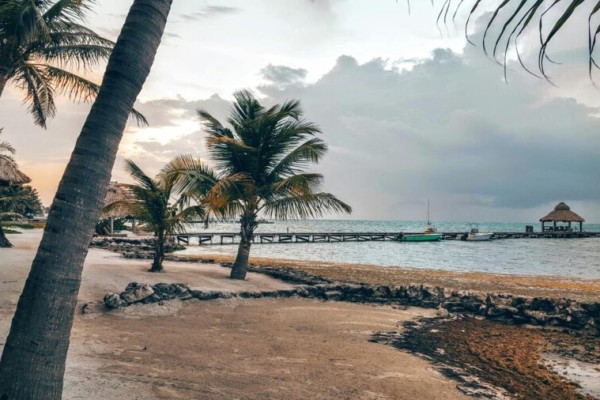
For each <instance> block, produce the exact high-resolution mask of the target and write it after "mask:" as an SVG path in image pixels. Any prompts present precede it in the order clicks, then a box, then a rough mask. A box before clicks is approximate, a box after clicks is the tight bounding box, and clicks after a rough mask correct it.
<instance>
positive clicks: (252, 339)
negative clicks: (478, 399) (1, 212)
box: [0, 231, 466, 399]
mask: <svg viewBox="0 0 600 400" xmlns="http://www.w3.org/2000/svg"><path fill="white" fill-rule="evenodd" d="M40 235H41V233H40V232H39V231H34V232H26V233H24V234H22V235H10V240H11V241H12V242H13V243H14V244H15V248H13V249H10V250H4V249H2V250H0V251H2V256H1V259H2V261H1V262H0V271H1V272H0V343H3V342H4V338H5V336H6V334H7V332H8V327H9V324H10V318H11V316H12V313H13V312H14V307H15V304H16V301H17V300H18V296H19V293H20V291H21V289H22V286H23V284H24V280H25V278H26V276H27V270H28V267H29V265H30V263H31V260H32V259H33V256H34V253H35V247H36V244H37V242H38V241H39V238H40ZM165 267H166V269H167V271H168V272H166V273H163V274H149V273H146V272H145V270H146V269H147V268H148V262H147V261H130V260H125V259H123V258H120V257H119V256H117V255H115V254H112V253H109V252H105V251H101V250H91V251H90V253H89V256H88V259H87V260H86V265H85V270H84V276H83V283H82V288H81V292H80V296H79V301H80V302H88V301H97V300H99V299H101V298H102V296H103V295H104V293H105V292H107V291H120V290H122V289H123V288H124V287H125V285H126V284H127V283H128V282H130V281H142V282H148V283H154V282H161V281H162V282H183V283H186V284H188V285H190V286H192V287H196V288H202V289H207V290H208V289H217V290H268V289H277V288H285V287H288V285H287V284H284V283H282V282H279V281H276V280H273V279H270V278H268V277H266V276H263V275H254V274H250V275H249V279H248V281H246V282H232V281H229V280H228V279H226V276H227V272H228V271H227V270H226V269H223V268H222V267H219V266H217V265H206V264H197V265H194V264H182V263H169V262H167V263H166V264H165ZM431 313H432V311H427V310H423V309H407V310H400V309H394V308H391V307H381V306H378V307H375V306H369V305H359V304H345V303H335V302H319V301H315V300H308V299H287V300H283V299H231V300H226V301H225V300H221V301H212V302H198V301H195V300H191V301H188V302H180V301H172V302H165V304H164V305H163V306H161V305H158V304H153V305H149V306H133V307H129V308H126V309H122V310H119V311H116V312H111V313H100V312H96V311H94V312H92V313H90V314H79V313H78V314H77V315H76V318H75V324H74V327H73V332H72V336H71V347H70V351H69V356H68V360H67V374H66V382H65V396H64V398H65V399H106V398H130V399H190V398H202V399H221V398H227V399H229V398H240V399H242V398H243V399H269V398H272V399H278V398H288V399H296V398H314V399H339V398H348V399H464V398H466V397H465V396H463V395H462V394H461V393H460V392H459V391H458V390H457V389H456V384H455V383H454V382H452V381H449V380H448V379H446V378H444V377H443V376H442V375H441V374H439V373H438V372H436V371H435V370H433V369H432V368H431V365H430V364H429V363H427V362H426V361H424V360H422V359H420V358H418V357H415V356H412V355H409V354H407V353H403V352H400V351H398V350H396V349H394V348H392V347H390V346H385V345H380V344H375V343H371V342H370V341H369V339H370V338H371V335H372V333H373V332H375V331H390V330H398V329H400V328H398V326H397V324H398V321H403V320H407V319H411V318H415V317H417V316H419V315H431Z"/></svg>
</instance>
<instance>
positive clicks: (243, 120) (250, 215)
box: [167, 91, 352, 279]
mask: <svg viewBox="0 0 600 400" xmlns="http://www.w3.org/2000/svg"><path fill="white" fill-rule="evenodd" d="M234 97H235V102H234V104H233V109H232V112H231V116H230V117H229V119H228V120H227V122H228V123H229V125H230V126H231V129H230V128H228V127H225V126H224V125H223V124H222V123H221V122H219V121H218V120H217V119H216V118H214V117H213V116H212V115H211V114H209V113H208V112H207V111H205V110H199V111H198V115H199V117H200V118H201V120H202V121H203V123H204V125H205V127H206V131H207V133H208V139H207V147H208V150H209V152H210V154H211V158H212V160H213V162H214V164H215V167H216V172H215V171H212V170H211V169H210V168H208V167H207V166H206V165H203V164H202V163H198V162H194V161H193V160H192V159H191V157H180V158H179V159H178V160H177V162H175V163H172V164H171V165H170V168H169V169H168V171H167V173H174V174H179V176H180V177H181V179H182V190H183V191H184V193H185V192H190V191H191V192H193V191H194V188H196V189H197V191H198V192H199V193H200V194H201V195H202V194H203V193H205V190H206V189H207V188H210V190H209V191H208V193H206V194H205V195H204V199H205V200H206V201H207V202H208V203H210V204H211V205H212V207H213V210H214V211H215V212H218V213H221V214H223V215H224V216H239V217H240V233H241V240H240V245H239V249H238V253H237V257H236V259H235V263H234V265H233V269H232V271H231V275H230V277H231V278H232V279H244V278H245V277H246V271H247V269H248V258H249V256H250V247H251V245H252V238H253V234H254V231H255V229H256V228H257V226H258V222H257V217H258V215H259V213H262V214H264V215H265V216H267V217H274V218H281V219H285V218H308V217H317V216H321V215H323V214H324V213H327V212H347V213H350V212H351V211H352V209H351V207H350V206H349V205H347V204H346V203H344V202H342V201H340V200H338V199H337V198H336V197H335V196H334V195H332V194H330V193H323V192H318V189H319V187H320V186H321V182H322V179H323V177H322V175H320V174H316V173H308V172H305V171H304V170H305V169H306V167H308V166H309V165H310V164H311V163H317V162H318V161H319V160H320V159H321V157H322V156H323V155H324V154H325V153H326V151H327V145H326V144H325V142H323V141H322V140H321V139H319V138H317V137H315V135H316V134H317V133H319V132H320V130H319V128H318V127H317V126H316V125H314V124H313V123H311V122H309V121H306V120H304V119H302V109H301V108H300V103H299V102H298V101H295V100H293V101H288V102H285V103H283V104H281V105H275V106H273V107H270V108H265V107H264V106H262V105H261V104H260V103H259V102H258V101H257V100H256V99H255V98H254V96H253V95H252V94H251V93H250V92H248V91H240V92H237V93H235V95H234ZM177 164H179V165H177Z"/></svg>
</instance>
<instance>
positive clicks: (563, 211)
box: [540, 201, 585, 232]
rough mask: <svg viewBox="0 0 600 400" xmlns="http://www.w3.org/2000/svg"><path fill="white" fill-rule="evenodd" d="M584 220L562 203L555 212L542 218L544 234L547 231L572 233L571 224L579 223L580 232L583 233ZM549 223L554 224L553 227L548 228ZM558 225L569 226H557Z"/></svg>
mask: <svg viewBox="0 0 600 400" xmlns="http://www.w3.org/2000/svg"><path fill="white" fill-rule="evenodd" d="M584 221H585V219H583V218H582V217H581V216H580V215H578V214H576V213H574V212H573V211H571V208H570V207H569V206H568V205H566V204H565V203H563V202H562V201H561V202H560V203H558V204H557V205H556V207H554V210H552V212H550V213H549V214H548V215H546V216H545V217H542V218H540V222H541V223H542V232H546V231H572V230H573V228H572V227H571V223H573V222H579V232H583V222H584ZM547 222H552V223H553V224H552V225H551V226H546V225H545V224H546V223H547ZM557 222H558V223H563V224H565V223H566V224H568V225H557Z"/></svg>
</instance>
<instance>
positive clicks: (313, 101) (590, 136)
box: [138, 48, 600, 221]
mask: <svg viewBox="0 0 600 400" xmlns="http://www.w3.org/2000/svg"><path fill="white" fill-rule="evenodd" d="M390 65H394V64H393V63H389V62H387V61H386V60H382V59H374V60H371V61H369V62H366V63H362V64H361V63H359V62H357V60H355V59H354V58H353V57H351V56H341V57H339V59H338V60H337V63H336V64H335V66H334V67H333V68H332V69H331V70H330V71H329V72H328V73H327V74H325V75H324V76H323V77H321V79H319V80H318V81H316V82H314V83H312V84H307V83H304V78H305V74H306V71H305V70H303V69H300V68H291V67H286V66H273V65H269V66H267V67H265V68H264V69H263V70H262V71H261V72H262V73H263V76H265V78H266V79H267V80H269V81H270V82H271V83H270V84H268V85H264V86H261V87H260V88H259V89H260V91H261V93H262V94H263V95H264V96H265V97H264V98H263V101H264V102H265V103H267V104H273V103H279V102H282V101H284V100H287V99H290V98H295V99H300V100H301V101H302V105H303V108H304V110H305V115H306V117H307V118H308V119H310V120H312V121H314V122H316V123H317V124H319V125H320V127H321V128H322V130H323V132H324V134H323V138H324V139H325V141H326V142H327V143H328V145H329V148H330V151H329V153H328V155H327V156H326V157H325V159H324V160H323V162H322V164H321V165H319V166H317V167H316V169H317V170H319V171H320V172H323V173H324V174H325V178H326V179H325V184H326V189H327V190H328V191H331V192H333V193H335V194H337V195H339V197H340V198H342V199H344V200H345V201H347V202H349V203H350V204H352V206H353V207H354V209H355V217H357V218H398V219H410V218H414V217H415V216H419V215H421V214H422V212H423V209H424V208H423V207H424V206H423V204H425V203H426V200H427V199H428V198H429V199H431V201H432V203H433V204H434V207H435V209H436V212H437V217H438V218H440V219H462V220H469V219H470V220H505V221H511V220H523V219H525V220H529V221H531V220H535V219H537V218H539V216H541V215H537V214H538V213H540V212H543V211H544V210H546V209H547V208H548V207H549V205H552V204H553V203H557V202H558V201H562V200H565V201H569V202H574V203H575V204H587V205H588V208H587V212H588V219H590V218H591V219H592V220H594V218H595V219H596V220H598V219H600V209H598V206H597V205H595V206H593V204H595V203H596V202H597V199H598V198H600V186H598V185H597V180H598V177H599V175H598V171H600V159H599V158H598V156H597V155H598V153H599V152H600V145H599V144H598V143H599V142H598V140H597V133H596V132H597V131H598V128H599V120H598V119H597V118H595V117H592V116H590V115H592V114H594V113H597V110H596V109H593V108H589V107H586V106H583V105H581V104H578V103H577V102H576V101H574V100H572V99H564V98H562V99H561V98H555V99H546V100H544V98H543V96H541V94H543V93H544V88H545V87H546V85H547V83H544V82H542V81H540V82H538V81H537V80H535V79H531V78H530V77H524V76H525V75H526V74H525V73H514V74H513V75H512V76H511V81H510V82H511V83H510V84H506V83H504V81H503V79H502V69H501V68H497V67H495V66H494V65H493V64H492V63H491V62H490V61H489V60H487V59H485V58H484V57H483V56H482V55H481V53H480V50H479V49H473V48H467V49H466V51H465V53H464V54H463V55H459V54H456V53H453V52H452V51H450V50H445V49H437V50H435V51H434V52H433V54H432V58H430V59H424V60H417V61H416V62H413V68H412V69H411V70H408V71H407V70H403V71H401V70H399V69H397V68H395V67H393V66H392V67H390ZM300 83H302V84H300ZM229 107H230V104H229V102H228V101H225V100H223V99H222V98H220V97H219V96H216V95H215V96H213V97H211V98H209V99H206V100H199V101H185V100H183V99H164V100H156V101H151V102H147V103H143V104H141V105H140V107H139V108H140V109H141V110H142V111H143V112H145V113H147V114H148V117H149V119H150V122H151V124H152V125H153V126H161V125H164V126H168V125H171V124H174V123H176V122H177V121H178V120H185V119H188V118H194V113H195V110H196V109H197V108H205V109H207V110H208V111H209V112H211V113H214V114H215V116H217V118H218V119H220V120H225V118H226V116H227V113H228V111H229ZM201 137H202V135H201V134H200V133H194V134H191V135H190V136H189V137H186V138H185V140H183V141H181V142H179V141H177V142H173V143H172V144H170V145H169V146H158V147H157V145H156V144H151V143H141V142H140V143H138V145H139V146H141V148H143V149H144V150H145V151H149V152H151V153H154V154H156V153H157V152H162V154H163V156H164V157H167V156H169V157H170V156H171V155H175V154H177V153H178V152H189V151H188V150H189V149H190V148H191V146H192V143H194V145H195V146H196V148H197V149H198V150H197V152H198V154H199V155H201V156H204V155H205V153H204V150H203V144H202V143H201ZM164 157H161V158H164ZM590 204H591V205H590ZM590 214H591V215H590Z"/></svg>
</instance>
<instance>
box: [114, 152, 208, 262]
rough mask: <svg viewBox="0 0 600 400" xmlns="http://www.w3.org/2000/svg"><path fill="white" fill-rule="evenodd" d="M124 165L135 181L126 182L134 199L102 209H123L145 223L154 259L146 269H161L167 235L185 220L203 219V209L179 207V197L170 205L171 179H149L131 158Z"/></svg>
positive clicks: (180, 205) (172, 181)
mask: <svg viewBox="0 0 600 400" xmlns="http://www.w3.org/2000/svg"><path fill="white" fill-rule="evenodd" d="M126 164H127V169H128V170H129V173H130V174H131V176H132V177H133V179H134V180H135V181H136V182H137V185H128V189H129V190H130V191H131V194H132V197H133V198H134V199H135V200H118V201H115V202H114V203H111V204H109V205H107V206H106V207H105V208H104V210H105V211H110V210H112V209H115V208H119V209H123V210H125V211H127V212H128V213H129V214H130V215H131V216H133V217H134V218H136V219H137V220H139V221H140V222H141V223H142V224H145V228H146V230H149V231H151V232H153V233H154V236H155V237H156V240H155V249H154V260H153V262H152V267H151V268H150V270H149V271H150V272H162V271H163V266H162V262H163V260H164V258H165V241H166V238H167V235H171V234H174V233H177V232H180V231H183V230H184V229H185V228H184V224H185V223H187V222H191V221H193V220H194V219H196V218H204V216H205V212H204V209H203V208H202V207H201V206H199V205H195V206H191V207H186V208H183V202H182V201H181V200H182V199H180V200H178V201H177V202H176V204H174V205H171V204H169V202H170V200H171V196H172V195H173V194H174V188H175V184H176V182H175V180H174V179H171V178H170V177H168V176H167V175H165V174H161V175H159V176H158V177H157V178H156V179H152V178H151V177H149V176H148V175H146V174H145V173H144V171H142V170H141V168H140V167H138V166H137V165H136V164H135V163H134V162H133V161H131V160H127V161H126Z"/></svg>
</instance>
